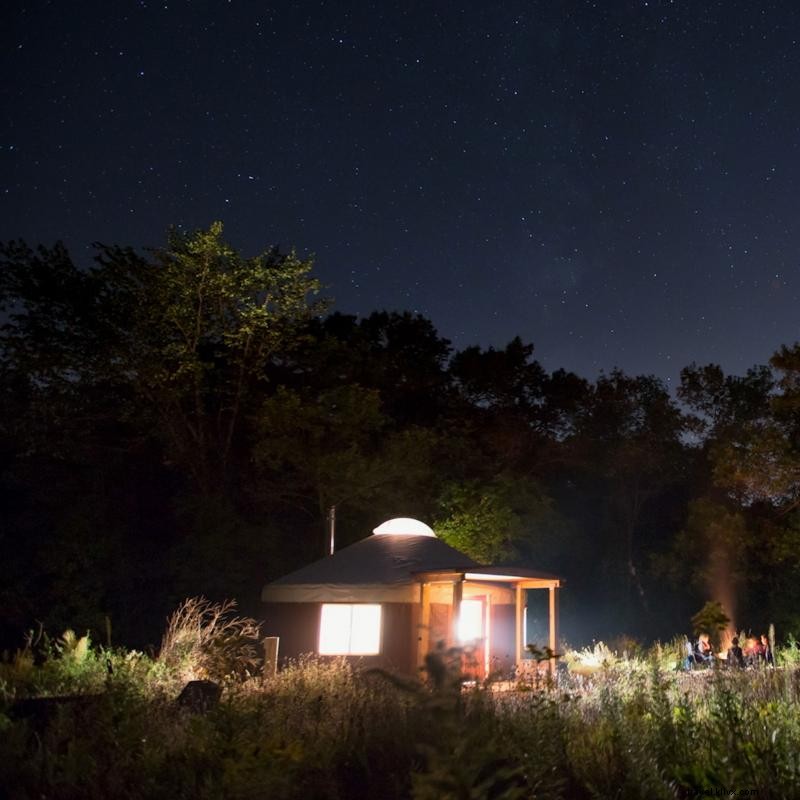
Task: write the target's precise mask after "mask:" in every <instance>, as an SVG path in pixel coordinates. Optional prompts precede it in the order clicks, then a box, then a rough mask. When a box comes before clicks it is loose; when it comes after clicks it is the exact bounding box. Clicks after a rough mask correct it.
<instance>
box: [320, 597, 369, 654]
mask: <svg viewBox="0 0 800 800" xmlns="http://www.w3.org/2000/svg"><path fill="white" fill-rule="evenodd" d="M380 651H381V607H380V605H377V604H367V603H358V604H351V603H324V604H323V606H322V616H321V618H320V625H319V652H320V655H323V656H371V655H377V654H378V653H380Z"/></svg>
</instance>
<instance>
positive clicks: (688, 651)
mask: <svg viewBox="0 0 800 800" xmlns="http://www.w3.org/2000/svg"><path fill="white" fill-rule="evenodd" d="M683 648H684V659H683V668H684V669H685V670H686V671H687V672H689V671H690V670H691V669H692V667H693V666H694V665H695V663H696V661H695V657H694V645H693V644H692V643H691V641H689V639H688V638H686V639H685V640H684V643H683Z"/></svg>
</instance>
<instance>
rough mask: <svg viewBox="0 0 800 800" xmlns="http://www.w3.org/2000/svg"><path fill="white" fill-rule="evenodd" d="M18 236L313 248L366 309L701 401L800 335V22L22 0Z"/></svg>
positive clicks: (11, 92) (14, 80) (761, 16)
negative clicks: (704, 372)
mask: <svg viewBox="0 0 800 800" xmlns="http://www.w3.org/2000/svg"><path fill="white" fill-rule="evenodd" d="M0 63H2V76H3V80H2V82H1V83H0V92H1V93H2V99H1V100H0V239H2V240H7V239H11V238H20V237H22V238H25V239H26V240H28V242H30V243H39V242H41V243H47V244H51V243H53V242H54V241H55V240H57V239H62V240H64V241H65V242H66V243H67V244H68V245H69V247H70V249H71V251H72V252H73V255H74V257H75V258H76V260H84V259H86V258H87V257H88V255H89V253H90V248H89V246H90V243H91V242H92V241H96V240H99V241H103V242H106V243H120V244H130V245H133V246H135V247H145V246H152V245H160V244H162V243H163V242H164V241H165V232H166V230H167V228H168V227H169V226H170V225H176V226H180V227H182V228H185V229H195V228H199V227H206V226H208V225H209V224H210V222H211V221H213V220H216V219H220V220H222V221H223V222H224V223H225V231H226V237H227V238H228V239H229V240H230V241H231V242H232V243H233V244H234V245H235V246H236V247H238V248H239V249H240V250H242V251H243V252H244V253H245V254H246V255H254V254H255V253H257V252H259V251H261V250H263V249H264V248H265V247H266V246H268V245H270V244H274V243H278V244H281V245H282V246H284V247H288V246H291V245H294V246H296V247H297V248H298V250H299V251H300V252H301V253H304V254H305V253H313V254H314V255H315V258H316V274H317V276H318V277H319V278H320V279H321V280H322V281H323V283H324V284H325V286H326V287H327V288H326V293H327V294H328V295H329V296H332V297H334V298H335V300H336V304H335V308H336V309H337V310H341V311H343V312H348V313H359V314H368V313H369V312H371V311H373V310H377V309H384V308H385V309H394V310H406V309H407V310H411V311H417V312H419V313H421V314H424V315H425V316H427V317H429V318H430V319H431V320H432V321H433V323H434V324H435V325H436V327H437V329H438V330H439V331H440V333H441V334H442V335H444V336H446V337H448V338H449V339H451V340H452V342H453V344H454V346H456V347H459V348H460V347H465V346H468V345H471V344H480V345H482V346H489V345H491V346H503V345H504V344H505V343H506V342H507V341H508V340H510V339H511V338H512V337H513V336H515V335H520V336H521V337H522V338H523V339H524V340H525V341H530V342H533V343H534V344H535V346H536V356H537V358H539V360H540V361H541V362H542V363H543V364H544V365H545V366H546V367H547V368H548V369H555V368H558V367H565V368H567V369H571V370H575V371H576V372H578V373H579V374H581V375H583V376H585V377H587V378H595V377H597V375H598V374H599V372H600V371H601V370H605V371H608V370H610V369H612V368H613V367H615V366H619V367H621V368H622V369H624V370H625V371H627V372H630V373H633V374H639V373H647V374H656V375H659V376H661V377H662V378H664V379H665V380H668V381H670V382H671V384H672V385H674V384H675V382H676V380H677V375H678V373H679V370H680V369H681V367H683V366H685V365H687V364H688V363H690V362H692V361H697V362H698V363H708V362H712V361H713V362H715V363H720V364H722V366H723V367H724V368H725V369H726V370H728V371H731V372H742V371H744V370H745V369H746V368H747V367H748V366H751V365H753V364H755V363H765V362H766V361H767V359H768V358H769V356H770V355H771V353H772V352H773V351H774V350H775V349H776V348H777V346H779V345H780V344H782V343H787V344H789V343H792V342H794V341H796V340H797V339H800V324H799V323H800V316H799V315H798V308H799V307H800V306H799V305H798V295H800V216H798V213H797V211H798V207H800V194H799V193H798V189H800V174H798V169H800V152H799V151H798V146H799V145H800V4H799V3H797V2H796V1H795V0H792V1H790V2H758V3H756V2H752V1H750V0H748V1H747V2H742V1H740V0H721V2H712V1H711V0H709V1H708V2H705V1H704V0H649V1H648V2H642V1H641V0H640V1H639V2H623V1H622V0H619V1H618V0H598V1H597V2H588V1H584V0H543V1H541V2H540V1H538V0H525V1H524V2H497V3H487V2H485V0H482V2H471V1H470V0H462V2H456V3H454V2H448V1H447V0H443V1H442V2H437V0H428V2H424V3H423V2H415V1H414V0H406V1H405V2H399V3H395V2H390V1H389V0H387V1H386V2H380V3H369V2H366V1H365V2H359V3H348V2H331V1H330V0H329V1H328V2H318V1H317V2H296V3H290V2H277V3H269V2H265V0H258V1H257V2H256V1H252V2H250V1H247V0H229V1H228V2H225V0H206V2H188V0H161V2H155V1H153V2H151V1H150V0H147V2H125V1H124V0H103V2H97V1H96V0H81V2H63V1H62V0H56V1H55V2H44V1H43V0H39V2H30V3H28V2H17V3H14V2H12V3H9V4H5V5H4V10H3V11H2V12H0Z"/></svg>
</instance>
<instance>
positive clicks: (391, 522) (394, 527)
mask: <svg viewBox="0 0 800 800" xmlns="http://www.w3.org/2000/svg"><path fill="white" fill-rule="evenodd" d="M372 532H373V533H374V534H375V535H376V536H386V535H390V534H391V535H394V536H397V535H398V534H400V535H401V536H434V537H435V536H436V534H435V533H434V532H433V530H432V529H431V528H429V527H428V526H427V525H426V524H425V523H424V522H420V521H419V520H418V519H411V518H410V517H395V518H394V519H387V520H386V522H383V523H381V524H380V525H378V527H377V528H375V530H374V531H372Z"/></svg>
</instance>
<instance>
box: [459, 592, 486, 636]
mask: <svg viewBox="0 0 800 800" xmlns="http://www.w3.org/2000/svg"><path fill="white" fill-rule="evenodd" d="M458 639H459V641H460V642H474V641H476V640H478V639H483V602H482V601H481V600H462V601H461V608H460V610H459V615H458Z"/></svg>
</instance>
